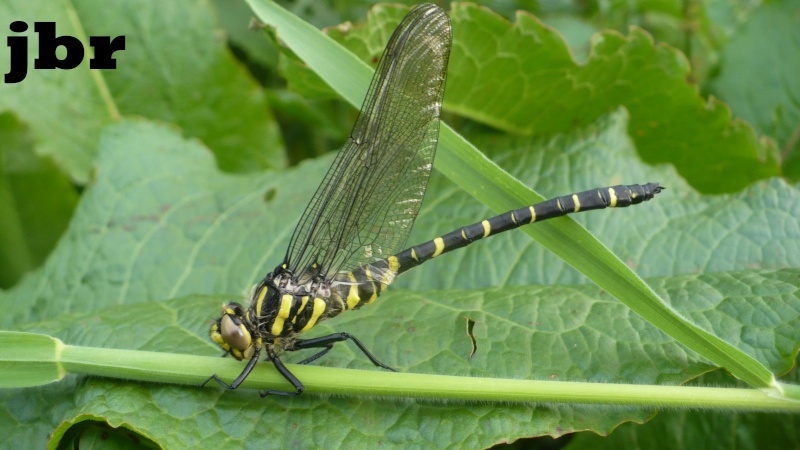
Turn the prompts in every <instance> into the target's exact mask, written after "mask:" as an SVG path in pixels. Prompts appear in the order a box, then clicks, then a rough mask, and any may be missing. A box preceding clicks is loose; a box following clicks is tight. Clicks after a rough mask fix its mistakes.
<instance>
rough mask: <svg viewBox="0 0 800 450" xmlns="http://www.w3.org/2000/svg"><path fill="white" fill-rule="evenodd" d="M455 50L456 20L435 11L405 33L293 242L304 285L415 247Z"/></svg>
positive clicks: (421, 10) (384, 61)
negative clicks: (411, 239) (413, 235)
mask: <svg viewBox="0 0 800 450" xmlns="http://www.w3.org/2000/svg"><path fill="white" fill-rule="evenodd" d="M450 41H451V37H450V20H449V19H448V17H447V15H446V14H445V13H444V11H443V10H442V9H440V8H439V7H437V6H435V5H432V4H425V5H421V6H418V7H416V8H414V9H413V10H411V12H409V14H408V15H407V16H406V17H405V18H404V19H403V21H402V22H401V23H400V25H399V26H398V28H397V29H396V30H395V32H394V34H393V35H392V37H391V39H390V40H389V43H388V44H387V46H386V49H385V50H384V53H383V56H382V57H381V61H380V63H379V64H378V68H377V70H376V72H375V76H374V77H373V79H372V82H371V84H370V87H369V91H368V92H367V97H366V99H365V100H364V104H363V106H362V107H361V112H360V113H359V117H358V120H357V121H356V124H355V126H354V127H353V131H352V132H351V134H350V138H349V139H348V140H347V142H346V143H345V145H344V147H342V149H341V150H340V151H339V154H338V155H337V156H336V159H335V160H334V162H333V165H332V166H331V168H330V169H329V170H328V173H327V174H326V175H325V178H324V179H323V181H322V184H320V186H319V188H317V192H316V193H315V194H314V197H313V198H312V199H311V202H310V203H309V204H308V206H307V207H306V210H305V212H304V213H303V216H302V217H301V218H300V222H299V223H298V225H297V228H295V231H294V234H293V235H292V240H291V243H290V244H289V249H288V250H287V253H286V263H287V264H288V267H289V269H291V270H292V271H293V272H294V273H295V274H296V275H297V276H298V277H299V278H301V279H302V278H303V277H307V276H315V275H317V274H321V275H323V276H324V277H326V278H330V277H332V276H333V274H335V273H337V272H339V271H342V270H351V269H353V268H355V267H358V266H361V265H364V264H366V263H369V262H372V261H375V260H377V259H381V258H385V257H387V256H389V255H392V254H394V253H396V252H398V251H399V250H401V248H402V247H403V245H404V244H405V241H406V238H407V237H408V234H409V233H410V232H411V227H412V226H413V225H414V220H415V219H416V217H417V214H418V213H419V208H420V205H421V204H422V198H423V197H424V195H425V189H426V188H427V185H428V178H429V177H430V172H431V168H432V164H433V157H434V154H435V152H436V143H437V140H438V135H439V112H440V109H441V102H442V93H443V90H444V80H445V74H446V72H447V61H448V58H449V56H450ZM314 264H316V266H314V268H312V266H313V265H314Z"/></svg>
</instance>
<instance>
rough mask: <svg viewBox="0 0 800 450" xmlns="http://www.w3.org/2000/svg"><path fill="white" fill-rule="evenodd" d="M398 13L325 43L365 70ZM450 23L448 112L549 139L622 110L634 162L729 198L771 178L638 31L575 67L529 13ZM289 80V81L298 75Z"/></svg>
mask: <svg viewBox="0 0 800 450" xmlns="http://www.w3.org/2000/svg"><path fill="white" fill-rule="evenodd" d="M251 3H253V4H254V7H257V6H255V5H258V3H259V2H256V1H253V2H251ZM404 11H405V8H399V7H394V8H393V7H387V6H379V7H376V8H375V9H374V10H373V11H372V13H371V15H370V21H369V23H368V24H367V25H365V26H364V27H363V28H362V29H356V30H350V29H349V28H348V29H346V32H342V31H341V30H340V31H338V32H332V33H331V37H332V38H334V39H335V40H336V41H337V42H339V43H341V44H343V45H345V46H346V47H347V48H348V49H350V50H351V51H353V52H354V53H355V54H357V55H359V57H360V58H361V59H362V61H370V59H372V60H373V61H374V60H375V58H376V56H377V55H380V53H381V51H382V45H374V44H373V42H375V41H376V39H377V38H376V36H380V37H381V38H382V39H383V40H382V41H381V40H379V39H377V41H378V42H385V40H386V36H388V34H390V33H391V30H393V28H394V26H396V24H397V23H398V22H399V20H400V19H401V18H402V16H403V12H404ZM449 14H450V16H451V20H452V22H453V51H452V55H451V58H450V67H449V71H448V78H447V91H446V94H445V104H444V106H445V110H447V111H451V112H454V113H457V114H459V115H462V116H464V117H468V118H470V119H473V120H477V121H480V122H482V123H485V124H488V125H491V126H493V127H496V128H498V129H501V130H505V131H509V132H513V133H517V134H524V135H548V136H552V135H555V134H558V133H563V132H569V131H571V130H574V129H575V128H576V127H581V126H584V125H586V124H589V123H592V122H594V121H595V120H597V119H598V118H599V117H601V116H603V115H604V114H607V113H609V112H611V111H614V110H616V109H617V108H619V107H625V108H626V109H627V110H628V111H629V112H630V117H631V120H630V124H629V129H628V132H629V134H630V135H631V137H632V138H633V140H634V142H635V144H636V148H637V151H638V152H639V153H640V154H641V155H642V157H643V158H644V159H645V160H646V161H648V162H649V163H651V164H655V163H665V162H669V163H672V164H674V165H675V166H676V167H677V168H678V171H679V172H680V173H681V175H683V176H684V177H685V178H687V179H688V180H689V182H690V184H692V185H693V186H695V187H696V188H697V189H699V190H700V191H702V192H709V193H721V192H732V191H734V190H738V189H741V188H743V187H745V186H747V185H748V184H750V183H752V182H753V181H756V180H761V179H764V178H767V177H769V176H776V175H778V174H779V169H778V161H777V159H776V158H777V150H776V149H775V146H774V144H773V143H771V142H770V141H759V140H758V137H757V136H756V134H755V132H754V130H753V128H752V127H751V126H750V125H749V124H747V123H746V122H743V121H741V120H735V119H732V118H731V112H730V109H729V108H728V106H727V105H725V104H724V103H722V102H720V101H718V100H716V99H714V98H711V99H709V100H708V101H705V100H703V99H702V98H701V97H700V96H698V94H697V88H696V87H695V86H692V85H690V84H688V83H687V82H686V80H687V78H688V77H689V65H688V61H687V60H686V58H685V57H684V56H683V55H682V54H681V53H680V52H678V51H677V50H675V49H673V48H670V47H668V46H666V45H663V44H662V45H656V44H654V43H653V41H652V38H651V37H650V36H649V35H648V34H647V33H646V32H644V31H642V30H640V29H636V28H632V29H631V30H630V33H629V36H627V37H625V36H621V35H620V34H618V33H615V32H612V31H603V32H601V33H599V34H597V35H595V36H594V37H593V39H592V50H591V51H590V57H589V59H588V61H587V62H586V63H585V64H583V65H578V64H577V63H576V62H575V61H574V60H573V59H572V56H571V54H570V51H569V49H568V47H567V45H566V44H565V42H564V40H563V38H562V37H561V36H560V35H559V34H558V33H557V32H556V31H555V30H554V29H552V28H549V27H547V26H545V25H544V24H543V23H541V22H540V21H539V20H538V19H537V18H535V17H534V16H532V15H530V14H527V13H524V12H520V13H518V14H517V20H516V23H514V24H510V23H509V22H508V21H506V20H505V19H503V18H502V17H500V16H498V15H496V14H494V13H492V12H491V11H489V10H488V9H486V8H480V7H478V6H476V5H472V4H466V3H464V4H459V3H454V4H453V8H452V11H451V12H450V13H449ZM366 36H368V37H366ZM292 75H293V77H298V75H297V71H296V70H295V71H293V72H292ZM326 77H329V78H328V79H327V80H326V81H328V82H329V83H330V82H335V79H334V78H333V76H329V75H328V74H326ZM306 83H308V81H307V80H306ZM307 89H308V88H307ZM700 149H702V151H699V150H700Z"/></svg>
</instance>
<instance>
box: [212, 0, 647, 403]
mask: <svg viewBox="0 0 800 450" xmlns="http://www.w3.org/2000/svg"><path fill="white" fill-rule="evenodd" d="M450 42H451V29H450V20H449V18H448V17H447V15H446V14H445V13H444V11H443V10H442V9H441V8H439V7H438V6H436V5H433V4H424V5H420V6H418V7H416V8H414V9H413V10H411V12H409V13H408V15H407V16H406V17H405V18H404V19H403V21H402V22H401V23H400V25H399V26H398V28H397V30H395V32H394V34H393V35H392V37H391V39H390V40H389V43H388V44H387V46H386V49H385V50H384V53H383V56H382V57H381V60H380V63H379V64H378V68H377V70H376V72H375V76H374V77H373V79H372V82H371V84H370V87H369V91H368V92H367V96H366V99H365V100H364V104H363V106H362V107H361V112H360V113H359V116H358V120H357V121H356V123H355V126H354V127H353V131H352V132H351V134H350V138H349V139H348V140H347V142H346V143H345V145H344V147H343V148H342V149H341V150H340V151H339V154H338V155H337V156H336V159H335V160H334V162H333V165H332V166H331V168H330V169H329V170H328V173H327V174H326V175H325V178H324V179H323V180H322V183H321V184H320V186H319V188H317V191H316V193H315V194H314V196H313V197H312V199H311V202H310V203H309V204H308V206H307V207H306V210H305V212H304V213H303V215H302V216H301V217H300V222H299V223H298V224H297V227H296V228H295V230H294V234H293V235H292V238H291V242H290V244H289V248H288V249H287V251H286V256H285V257H284V259H283V262H281V264H280V265H278V267H277V268H275V270H273V271H272V272H270V273H268V274H267V275H266V276H265V277H264V279H263V280H261V281H260V282H259V283H258V284H257V285H255V286H254V287H253V290H252V293H251V295H250V304H249V305H248V306H246V307H245V306H244V305H241V304H239V303H234V302H231V303H227V304H225V305H223V308H222V315H221V316H220V318H219V319H217V320H216V321H215V322H214V323H213V324H212V326H211V339H212V340H213V341H214V342H216V343H217V344H219V346H220V347H222V348H223V349H224V350H225V352H226V354H230V355H231V356H233V357H234V358H236V359H238V360H244V359H247V360H248V363H247V365H246V366H245V368H244V370H243V371H242V373H241V374H240V375H239V376H238V377H237V378H236V379H235V380H233V382H231V383H230V384H227V383H225V382H224V381H223V380H221V379H220V378H219V377H217V376H216V375H212V376H211V377H210V378H209V380H208V381H210V380H215V381H217V382H218V383H219V384H221V385H223V386H225V387H227V388H229V389H236V388H237V387H239V385H241V383H242V382H243V381H244V380H245V378H247V376H248V375H249V374H250V372H251V371H252V370H253V368H254V367H255V365H256V363H257V362H258V359H259V356H260V355H261V352H262V351H265V352H266V355H267V358H268V359H269V360H270V361H272V363H273V364H274V365H275V368H276V369H277V370H278V371H279V372H280V373H281V375H283V377H285V378H286V379H287V380H288V381H289V382H290V383H291V384H292V386H293V387H294V390H291V391H279V390H270V391H265V392H262V396H266V395H270V394H277V395H298V394H300V393H302V392H303V390H304V387H303V383H301V382H300V380H298V379H297V377H295V376H294V375H293V374H292V373H291V372H290V371H289V370H288V369H287V367H286V366H285V365H284V364H283V362H281V360H280V357H279V354H280V353H282V352H287V351H295V350H301V349H309V348H313V349H319V351H318V352H317V353H316V354H314V355H313V356H311V357H309V358H307V359H305V360H303V361H302V362H301V364H306V363H309V362H311V361H314V360H316V359H317V358H319V357H321V356H322V355H324V354H325V353H327V352H328V351H329V350H330V349H331V348H332V347H333V345H334V344H335V343H337V342H341V341H345V340H350V341H353V342H354V343H355V345H357V346H358V348H359V349H360V350H361V351H362V352H363V353H364V354H365V355H366V356H367V357H368V358H369V359H370V361H372V362H373V363H374V364H375V365H376V366H379V367H383V368H384V369H388V370H394V369H392V368H391V367H389V366H387V365H386V364H384V363H382V362H380V361H379V360H378V359H377V358H376V357H375V356H373V355H372V354H371V353H370V352H369V351H368V350H367V348H366V347H365V346H364V344H362V343H361V341H359V340H358V339H356V338H355V337H354V336H352V335H350V334H347V333H334V334H330V335H327V336H322V337H318V338H314V339H300V338H298V336H299V335H300V334H302V333H305V332H306V331H308V330H310V329H311V328H313V327H314V326H315V325H316V324H318V323H320V322H322V321H324V320H328V319H331V318H333V317H336V316H338V315H339V314H341V313H342V312H344V311H348V310H352V309H358V308H361V307H362V306H364V305H367V304H369V303H372V302H374V301H375V299H377V297H378V296H379V295H380V293H381V291H382V290H383V289H385V288H386V287H388V286H389V285H390V284H392V282H393V281H394V280H395V278H396V277H397V276H398V275H400V274H402V273H403V272H405V271H407V270H409V269H411V268H413V267H416V266H418V265H420V264H422V263H424V262H425V261H427V260H429V259H431V258H435V257H437V256H439V255H442V254H444V253H447V252H449V251H452V250H455V249H457V248H461V247H464V246H467V245H469V244H471V243H472V242H475V241H477V240H480V239H483V238H485V237H489V236H491V235H495V234H498V233H502V232H504V231H507V230H512V229H515V228H518V227H521V226H523V225H527V224H531V223H533V222H536V221H542V220H547V219H551V218H554V217H560V216H563V215H566V214H571V213H575V212H579V211H588V210H592V209H602V208H610V207H624V206H629V205H635V204H638V203H641V202H644V201H646V200H650V199H651V198H653V196H654V195H656V194H657V193H658V192H660V191H661V189H662V188H661V187H660V186H659V185H658V184H657V183H648V184H644V185H638V184H634V185H630V186H612V187H604V188H599V189H592V190H588V191H585V192H580V193H576V194H570V195H565V196H562V197H557V198H554V199H550V200H547V201H544V202H541V203H537V204H535V205H530V206H525V207H524V208H520V209H515V210H513V211H508V212H506V213H503V214H500V215H498V216H495V217H491V218H489V219H486V220H483V221H481V222H477V223H474V224H472V225H468V226H465V227H462V228H459V229H457V230H455V231H452V232H450V233H447V234H445V235H442V236H440V237H437V238H435V239H432V240H430V241H428V242H424V243H422V244H419V245H415V246H413V247H409V248H407V249H405V250H402V248H403V247H404V245H405V242H406V238H407V237H408V235H409V233H410V232H411V227H412V226H413V225H414V220H415V219H416V217H417V214H418V213H419V209H420V205H421V204H422V199H423V197H424V195H425V189H426V187H427V184H428V179H429V177H430V174H431V168H432V166H433V158H434V154H435V152H436V144H437V141H438V135H439V115H440V110H441V104H442V94H443V92H444V83H445V75H446V72H447V62H448V58H449V56H450ZM208 381H207V382H208Z"/></svg>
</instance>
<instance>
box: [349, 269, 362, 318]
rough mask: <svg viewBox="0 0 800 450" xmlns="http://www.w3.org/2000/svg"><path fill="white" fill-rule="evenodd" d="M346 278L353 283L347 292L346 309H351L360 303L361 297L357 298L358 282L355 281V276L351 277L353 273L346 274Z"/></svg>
mask: <svg viewBox="0 0 800 450" xmlns="http://www.w3.org/2000/svg"><path fill="white" fill-rule="evenodd" d="M347 278H349V279H350V281H351V282H352V283H353V284H351V285H350V290H349V291H347V299H346V301H347V309H353V308H355V307H356V306H357V305H358V302H360V301H361V297H359V296H358V281H357V280H356V276H355V275H353V272H348V273H347Z"/></svg>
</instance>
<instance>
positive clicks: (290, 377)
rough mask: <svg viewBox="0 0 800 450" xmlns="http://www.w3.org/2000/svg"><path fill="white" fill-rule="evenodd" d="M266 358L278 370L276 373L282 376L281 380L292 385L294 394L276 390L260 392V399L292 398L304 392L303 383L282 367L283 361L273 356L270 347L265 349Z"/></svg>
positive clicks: (273, 351)
mask: <svg viewBox="0 0 800 450" xmlns="http://www.w3.org/2000/svg"><path fill="white" fill-rule="evenodd" d="M267 356H268V357H269V359H270V360H271V361H272V364H274V365H275V368H276V369H278V372H279V373H280V374H281V375H283V378H286V380H287V381H289V383H292V386H294V389H295V392H289V391H277V390H270V391H263V392H261V398H264V397H266V396H268V395H282V396H284V397H293V396H295V395H300V394H302V393H303V391H304V390H305V387H304V386H303V383H301V382H300V380H298V379H297V377H296V376H294V374H293V373H292V372H289V369H287V368H286V366H284V365H283V361H281V360H280V358H278V355H277V354H275V350H272V348H271V347H269V348H267Z"/></svg>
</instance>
